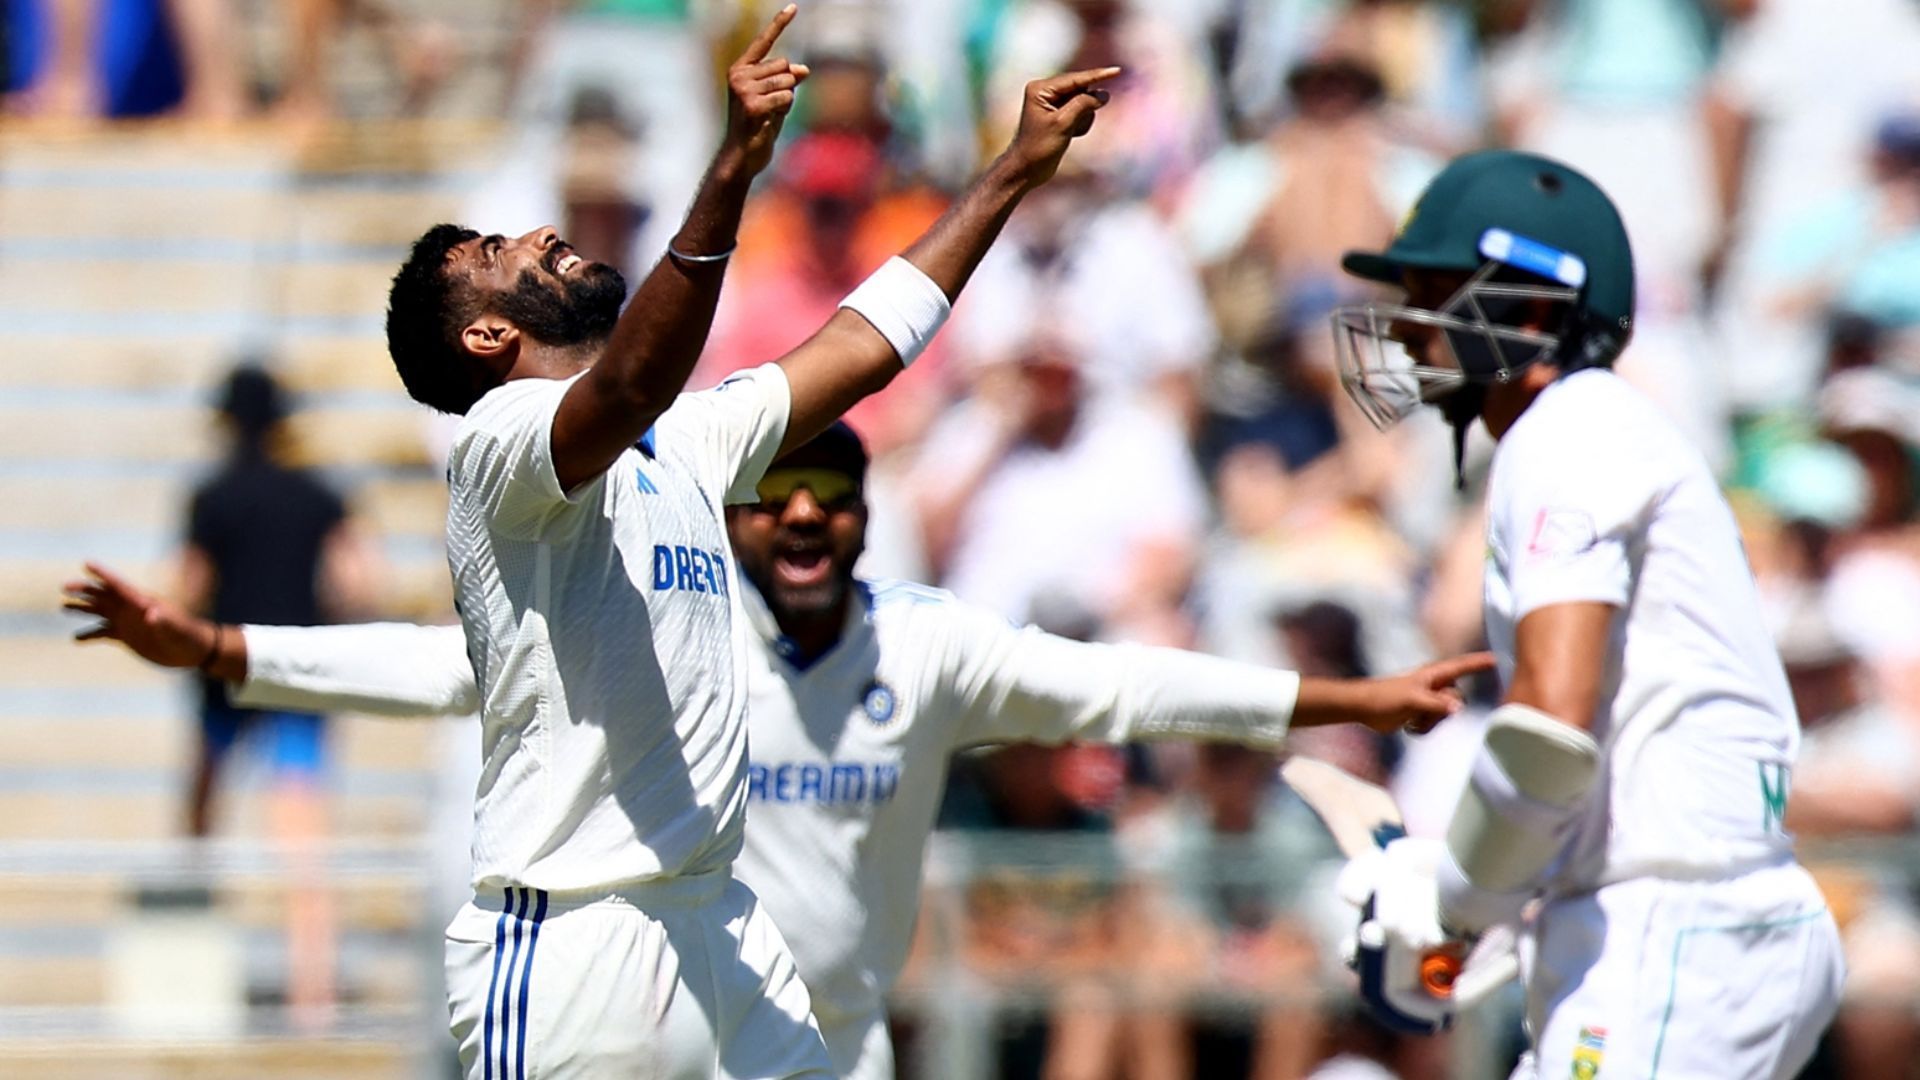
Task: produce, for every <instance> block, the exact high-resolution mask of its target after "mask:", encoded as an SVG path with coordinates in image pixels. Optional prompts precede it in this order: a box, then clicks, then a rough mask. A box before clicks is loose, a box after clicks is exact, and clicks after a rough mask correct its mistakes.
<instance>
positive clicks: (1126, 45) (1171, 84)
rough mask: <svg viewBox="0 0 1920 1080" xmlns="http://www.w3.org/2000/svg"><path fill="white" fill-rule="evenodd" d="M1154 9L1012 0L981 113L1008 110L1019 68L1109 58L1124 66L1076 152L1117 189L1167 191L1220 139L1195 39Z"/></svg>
mask: <svg viewBox="0 0 1920 1080" xmlns="http://www.w3.org/2000/svg"><path fill="white" fill-rule="evenodd" d="M1154 8H1155V5H1153V4H1142V3H1134V2H1129V0H1014V2H1012V3H1011V4H1008V5H1007V6H1006V8H1005V9H1004V12H1003V13H1002V14H1001V15H1000V17H999V20H998V22H997V31H998V32H997V35H996V37H995V40H994V45H993V48H992V51H991V54H990V56H989V58H988V63H989V68H988V74H987V83H986V98H987V102H988V104H987V108H986V110H985V115H987V116H990V117H999V116H1005V115H1007V113H1006V110H1005V105H1006V104H1007V103H1008V102H1010V101H1012V100H1014V99H1017V98H1018V97H1019V95H1020V87H1021V86H1022V85H1023V83H1024V81H1025V78H1024V76H1022V75H1020V74H1019V73H1020V72H1023V71H1073V70H1077V68H1078V66H1079V65H1083V64H1091V65H1093V66H1095V67H1100V66H1104V65H1107V64H1117V65H1119V66H1120V67H1122V68H1124V69H1125V72H1124V74H1122V75H1121V76H1120V78H1118V79H1116V80H1115V81H1114V84H1113V86H1112V89H1113V104H1112V105H1111V106H1110V107H1108V108H1107V109H1105V110H1103V115H1102V116H1101V117H1100V126H1099V127H1098V128H1097V129H1095V130H1094V131H1093V132H1092V133H1091V134H1090V135H1089V137H1088V139H1087V140H1086V145H1085V146H1084V147H1080V148H1078V149H1077V150H1076V154H1077V156H1078V157H1079V158H1080V159H1081V160H1082V163H1083V164H1085V165H1090V166H1091V167H1092V168H1093V169H1094V170H1095V171H1097V172H1099V173H1100V174H1102V175H1103V176H1105V177H1107V178H1108V179H1109V180H1110V181H1111V182H1112V183H1113V184H1114V186H1115V188H1116V189H1117V190H1118V192H1119V193H1121V194H1122V195H1125V196H1128V197H1131V198H1149V199H1153V200H1156V201H1158V200H1159V199H1161V198H1164V197H1166V196H1169V195H1171V194H1172V193H1173V191H1174V189H1175V188H1176V187H1177V186H1178V184H1179V183H1180V182H1181V181H1182V180H1183V179H1184V178H1185V177H1186V175H1187V173H1188V172H1189V171H1190V170H1191V169H1192V168H1193V167H1194V165H1196V164H1197V163H1198V162H1199V161H1200V160H1201V157H1202V156H1203V155H1205V154H1206V153H1208V152H1209V151H1211V150H1212V149H1213V147H1214V145H1215V144H1216V143H1217V142H1218V141H1219V138H1220V129H1221V123H1220V119H1221V113H1220V107H1219V103H1218V100H1217V99H1216V96H1215V93H1214V87H1213V82H1212V79H1211V77H1210V75H1209V73H1208V71H1207V68H1206V65H1205V64H1204V63H1203V62H1202V61H1201V57H1200V52H1199V50H1198V49H1197V48H1195V47H1194V45H1195V44H1196V43H1195V42H1194V41H1193V40H1192V39H1191V38H1190V37H1188V36H1187V35H1185V34H1182V33H1181V32H1180V31H1179V29H1178V26H1177V25H1176V24H1175V22H1174V21H1173V20H1171V19H1168V18H1163V17H1162V15H1161V13H1160V12H1159V11H1156V10H1154ZM995 102H998V103H999V105H995V104H994V103H995ZM997 138H998V136H997V135H996V136H994V138H992V139H990V140H989V142H992V141H995V140H997Z"/></svg>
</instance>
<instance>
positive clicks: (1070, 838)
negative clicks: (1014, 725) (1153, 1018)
mask: <svg viewBox="0 0 1920 1080" xmlns="http://www.w3.org/2000/svg"><path fill="white" fill-rule="evenodd" d="M1120 760H1121V759H1120V755H1119V752H1118V751H1116V750H1115V749H1114V748H1112V747H1095V746H1074V745H1067V746H1041V745H1038V744H1017V745H1013V746H1005V747H1000V748H997V749H994V750H990V751H986V752H984V753H976V754H968V755H963V756H961V757H959V758H957V759H956V760H955V763H954V764H955V772H954V773H953V775H952V776H951V777H950V778H949V781H948V792H947V798H946V800H945V802H944V803H943V804H942V806H941V811H940V827H941V828H942V829H943V830H952V831H953V832H954V833H955V835H956V836H957V837H962V838H966V839H968V840H971V841H973V842H972V843H971V844H969V845H968V847H967V849H966V850H967V851H968V859H969V862H970V863H971V866H970V868H969V880H968V882H967V884H966V885H965V886H964V888H963V889H962V890H961V893H960V895H959V897H958V898H957V908H958V910H957V911H955V912H953V914H955V915H957V916H958V925H957V926H954V927H952V928H950V929H949V930H948V931H947V932H948V933H949V934H952V935H953V936H954V940H952V942H951V947H952V948H953V949H955V950H956V951H957V953H958V957H957V959H958V961H959V963H960V964H961V965H962V967H963V969H964V970H965V971H966V972H968V974H969V975H971V976H972V977H974V978H977V979H981V980H984V981H985V982H986V983H987V985H989V986H992V987H995V988H996V989H998V990H999V991H1000V992H1001V993H1004V994H1007V995H1009V996H1010V997H1015V998H1019V997H1024V996H1027V995H1031V994H1032V993H1033V992H1034V991H1036V990H1037V991H1040V993H1041V994H1042V995H1044V996H1043V997H1041V998H1040V999H1039V1001H1038V1002H1037V1003H1038V1004H1040V1006H1041V1007H1040V1008H1039V1009H1032V1008H1023V1009H1021V1010H1019V1011H1007V1012H1003V1013H1001V1014H1000V1015H998V1016H996V1017H995V1018H994V1019H993V1020H992V1021H991V1023H990V1024H989V1026H988V1029H987V1030H988V1032H989V1033H990V1043H989V1049H988V1054H989V1060H990V1062H991V1065H992V1072H991V1075H994V1076H998V1077H1005V1078H1007V1080H1014V1078H1023V1080H1024V1078H1031V1080H1041V1078H1043V1077H1044V1078H1054V1077H1059V1078H1064V1080H1075V1078H1080V1077H1085V1078H1087V1080H1093V1078H1096V1077H1102V1076H1112V1075H1116V1074H1117V1073H1119V1072H1120V1071H1121V1070H1122V1069H1123V1066H1122V1065H1121V1064H1120V1063H1121V1061H1122V1060H1123V1059H1124V1054H1125V1052H1126V1029H1125V1027H1124V1024H1123V1021H1122V1000H1121V999H1122V998H1123V997H1124V992H1123V991H1122V990H1119V989H1116V986H1117V984H1118V983H1119V981H1120V980H1121V978H1122V974H1123V972H1124V970H1125V965H1126V956H1127V948H1126V944H1125V943H1126V940H1127V939H1126V938H1125V936H1124V935H1125V934H1126V933H1127V927H1128V925H1129V923H1130V920H1129V919H1128V917H1127V914H1126V910H1125V908H1124V906H1123V898H1122V897H1121V896H1120V894H1119V893H1118V892H1117V890H1116V882H1115V877H1116V874H1117V870H1118V864H1117V861H1116V856H1115V853H1114V850H1113V835H1112V827H1113V825H1112V817H1111V813H1112V809H1113V807H1114V805H1115V804H1116V803H1117V801H1118V799H1119V796H1120V793H1121V780H1122V778H1123V771H1122V770H1121V769H1120V768H1119V762H1120ZM951 850H952V849H951V848H950V849H949V851H951ZM936 858H937V857H936ZM941 906H942V907H945V908H948V909H952V908H954V907H955V906H956V904H955V903H947V904H943V905H941ZM1027 1001H1028V1003H1029V1004H1032V1003H1034V1001H1033V999H1032V998H1031V997H1028V998H1027ZM936 1072H937V1068H936Z"/></svg>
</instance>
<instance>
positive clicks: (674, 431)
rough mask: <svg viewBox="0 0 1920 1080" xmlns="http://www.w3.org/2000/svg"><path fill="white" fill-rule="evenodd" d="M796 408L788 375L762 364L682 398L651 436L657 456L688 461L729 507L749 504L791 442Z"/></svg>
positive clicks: (705, 484) (704, 484)
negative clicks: (783, 444)
mask: <svg viewBox="0 0 1920 1080" xmlns="http://www.w3.org/2000/svg"><path fill="white" fill-rule="evenodd" d="M792 406H793V395H792V391H791V390H790V389H789V387H788V385H787V375H786V372H784V371H782V370H781V369H780V365H778V364H762V365H760V366H759V367H755V368H748V369H747V370H745V371H742V372H738V373H736V374H734V375H732V376H730V377H729V378H727V379H726V380H725V381H724V382H722V383H721V384H720V385H719V386H716V387H714V388H713V389H711V390H702V391H700V392H698V393H692V394H681V395H680V397H679V398H678V399H677V400H676V401H674V403H673V406H672V407H671V408H669V409H668V410H667V411H666V412H665V413H663V414H661V416H660V420H659V422H658V423H656V424H655V425H654V430H653V431H652V432H651V433H650V434H651V436H652V438H653V445H654V448H655V452H656V453H660V454H675V455H678V456H679V457H680V458H681V459H682V460H685V461H688V462H689V463H690V464H691V465H692V467H693V470H694V474H695V475H696V476H697V477H699V479H700V483H701V486H702V487H705V488H708V489H709V490H717V491H722V492H725V501H726V502H727V503H728V504H729V505H733V504H736V503H749V502H753V501H755V500H756V499H758V497H759V496H758V495H757V494H756V493H755V490H754V489H755V488H756V487H757V486H758V485H759V483H760V478H761V477H762V476H764V475H765V474H766V471H767V466H768V465H770V464H772V463H773V456H774V454H775V453H777V452H778V451H779V449H780V442H781V440H782V439H784V438H786V434H787V417H788V414H789V412H790V411H791V409H792Z"/></svg>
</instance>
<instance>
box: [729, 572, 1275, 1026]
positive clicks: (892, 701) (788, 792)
mask: <svg viewBox="0 0 1920 1080" xmlns="http://www.w3.org/2000/svg"><path fill="white" fill-rule="evenodd" d="M743 599H744V601H745V602H746V605H747V612H748V616H749V617H750V618H751V619H753V620H754V622H755V623H756V625H757V626H758V628H759V630H760V634H759V635H757V637H758V638H759V639H760V640H763V641H765V642H766V643H767V645H768V647H767V648H764V649H761V650H759V651H758V652H757V654H756V655H755V656H754V658H753V661H752V663H753V668H752V669H751V670H750V671H749V673H748V679H747V685H748V687H749V690H750V691H751V694H752V698H751V704H750V705H749V706H748V723H749V726H750V727H751V730H752V732H753V747H752V758H753V760H752V764H751V765H750V766H749V770H748V772H749V776H750V777H751V779H750V781H749V791H750V797H751V799H752V807H751V809H750V810H749V811H748V817H747V820H748V823H749V824H748V828H747V841H746V850H745V851H744V852H743V853H742V855H741V857H740V862H739V864H738V867H737V872H738V873H739V874H740V877H741V880H743V881H745V882H746V883H747V885H748V886H750V887H751V888H752V889H753V890H754V891H755V892H756V893H758V894H759V895H760V897H761V900H762V902H763V903H765V904H766V906H767V911H768V913H769V914H771V915H772V916H773V921H774V925H776V926H778V927H780V930H781V933H782V934H784V935H785V936H786V938H787V941H788V944H789V945H790V946H791V947H792V949H793V956H794V962H795V963H796V964H798V965H799V968H800V975H801V978H802V979H804V980H805V981H806V983H807V988H808V990H809V991H811V992H812V994H813V1004H814V1013H815V1015H816V1016H818V1017H819V1018H820V1022H821V1025H822V1026H823V1027H825V1026H827V1025H830V1024H833V1023H835V1022H836V1021H843V1020H846V1019H849V1018H852V1017H857V1016H861V1015H865V1014H870V1013H873V1012H875V1011H877V1010H879V1008H880V1007H881V1001H882V998H883V997H884V996H885V994H886V992H887V991H888V989H889V988H891V987H892V985H893V982H894V980H895V979H896V978H897V977H898V976H899V974H900V969H901V967H902V965H904V964H905V963H906V959H907V950H908V948H909V946H910V945H911V944H912V940H913V925H914V920H915V918H916V917H917V916H918V914H919V896H920V871H921V865H922V862H923V860H924V857H925V855H926V849H927V839H928V837H929V836H930V835H931V833H932V831H933V823H934V817H935V814H936V813H937V812H938V810H939V808H940V799H941V795H942V793H943V792H944V791H945V789H946V780H947V764H948V760H949V758H950V757H951V755H952V753H953V752H954V751H955V750H957V749H960V748H962V747H967V746H974V745H981V744H986V743H999V742H1014V741H1036V742H1047V743H1058V742H1065V741H1067V740H1070V739H1078V740H1086V741H1095V742H1125V741H1128V740H1130V739H1136V738H1170V737H1181V736H1191V737H1199V738H1232V739H1236V740H1238V741H1243V742H1251V743H1255V744H1260V745H1267V746H1274V745H1278V744H1279V743H1280V741H1281V740H1282V739H1283V738H1284V737H1285V735H1286V731H1287V724H1288V721H1289V720H1290V719H1291V717H1292V714H1293V702H1294V699H1295V696H1296V695H1297V693H1298V690H1299V677H1298V676H1297V675H1295V674H1293V673H1292V672H1285V671H1271V670H1266V669H1260V668H1251V667H1246V666H1242V665H1238V664H1232V663H1229V662H1227V661H1224V660H1220V659H1217V658H1214V657H1208V656H1202V655H1199V654H1195V653H1187V652H1179V651H1176V650H1171V649H1153V648H1146V647H1141V646H1132V645H1087V644H1083V643H1080V642H1075V641H1070V640H1067V639H1065V638H1060V637H1055V636H1053V635H1050V634H1046V633H1043V632H1042V631H1040V630H1037V629H1034V628H1032V627H1027V628H1016V627H1014V626H1012V625H1011V624H1009V623H1008V622H1006V620H1004V619H1002V618H1001V617H1000V616H998V615H995V614H992V613H990V612H988V611H986V610H985V609H982V608H978V607H974V606H972V605H968V604H963V603H961V602H960V601H958V600H956V599H954V598H953V596H952V595H951V594H949V593H946V592H943V591H941V590H937V589H929V588H926V587H925V586H920V585H910V584H905V583H901V582H872V583H862V586H861V588H860V589H859V590H858V593H857V595H856V597H855V599H854V602H853V604H852V605H851V610H850V611H849V613H848V618H847V627H846V630H845V631H844V633H843V634H842V636H841V639H840V642H839V644H837V645H835V646H834V648H833V649H832V650H831V651H829V652H828V653H826V654H825V655H824V656H821V657H819V658H818V659H816V660H815V661H813V662H812V663H810V664H805V665H796V664H795V663H793V662H791V661H789V660H788V659H786V658H785V657H786V656H790V655H792V647H791V645H790V644H788V643H787V642H786V641H785V639H784V638H783V637H782V636H781V634H780V631H779V628H778V627H777V626H775V625H774V622H773V617H772V615H771V614H770V613H768V612H767V610H766V607H765V604H764V603H762V602H761V601H760V599H759V596H758V594H757V593H755V592H754V591H753V590H752V588H751V587H750V586H749V587H748V589H747V590H746V591H745V593H744V595H743Z"/></svg>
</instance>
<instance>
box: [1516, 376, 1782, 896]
mask: <svg viewBox="0 0 1920 1080" xmlns="http://www.w3.org/2000/svg"><path fill="white" fill-rule="evenodd" d="M1488 488H1489V491H1488V500H1487V511H1488V512H1487V572H1486V623H1487V640H1488V642H1489V643H1490V644H1491V645H1492V647H1493V650H1494V651H1495V652H1496V653H1497V654H1498V655H1499V658H1500V664H1501V675H1502V677H1503V678H1504V679H1507V680H1509V681H1510V680H1511V678H1512V675H1513V662H1514V661H1513V656H1514V628H1515V627H1516V626H1517V625H1518V624H1519V622H1520V620H1521V619H1522V618H1524V617H1526V616H1527V615H1528V614H1529V613H1531V612H1533V611H1535V610H1537V609H1539V608H1542V607H1545V606H1548V605H1550V604H1557V603H1568V602H1577V601H1596V602H1600V603H1606V604H1612V605H1614V606H1616V607H1618V608H1619V609H1620V611H1621V616H1620V618H1619V619H1618V620H1616V622H1615V628H1614V637H1613V640H1612V643H1611V646H1610V648H1609V649H1608V652H1607V660H1606V667H1605V672H1604V679H1603V683H1602V686H1601V692H1600V701H1601V706H1600V709H1599V712H1598V715H1597V716H1596V718H1595V721H1594V727H1593V735H1594V738H1595V739H1597V740H1599V742H1600V744H1601V746H1603V747H1604V748H1605V750H1606V754H1607V760H1606V766H1605V770H1604V772H1603V774H1602V786H1601V789H1600V796H1599V797H1597V798H1595V799H1593V800H1592V802H1591V803H1590V805H1589V806H1588V808H1587V810H1586V812H1585V813H1584V815H1583V817H1582V818H1581V821H1580V823H1579V826H1578V830H1577V831H1576V833H1575V834H1574V836H1573V838H1572V840H1571V841H1570V845H1569V848H1568V852H1567V855H1566V858H1565V859H1564V861H1563V863H1562V865H1561V867H1560V869H1559V871H1558V874H1557V876H1556V879H1555V882H1554V887H1555V889H1556V890H1558V891H1580V890H1582V889H1589V888H1592V887H1594V886H1595V885H1599V884H1603V883H1605V882H1608V881H1619V880H1625V879H1627V878H1633V877H1639V876H1655V877H1678V878H1699V877H1719V876H1726V875H1728V874H1730V873H1733V872H1736V871H1738V870H1739V869H1742V868H1751V867H1755V866H1761V865H1766V864H1767V863H1770V862H1774V861H1778V860H1779V859H1781V858H1785V857H1786V856H1787V855H1788V854H1789V853H1790V852H1791V850H1792V841H1791V839H1790V838H1789V837H1788V836H1787V834H1786V833H1785V832H1784V830H1783V829H1782V828H1781V825H1780V813H1781V811H1782V810H1783V809H1784V801H1785V797H1786V790H1787V789H1786V784H1787V782H1788V778H1789V770H1790V768H1791V766H1792V764H1793V758H1794V754H1795V752H1796V751H1797V749H1798V747H1799V742H1800V726H1799V721H1798V719H1797V718H1796V716H1795V713H1794V709H1793V698H1792V695H1791V694H1790V693H1789V692H1788V690H1787V680H1786V676H1785V674H1784V673H1783V672H1782V670H1781V667H1780V658H1779V655H1778V653H1776V652H1775V651H1774V647H1773V639H1772V637H1771V636H1770V634H1769V633H1768V631H1767V623H1766V620H1765V619H1764V618H1763V617H1762V615H1761V610H1760V597H1759V593H1758V591H1757V590H1756V589H1755V587H1754V583H1753V575H1752V572H1751V571H1750V570H1749V569H1748V567H1747V562H1746V556H1745V552H1744V549H1743V548H1742V547H1741V544H1740V535H1739V531H1738V528H1737V526H1736V525H1735V522H1734V518H1733V512H1732V511H1731V510H1730V509H1729V508H1728V506H1727V503H1726V500H1725V499H1724V498H1722V497H1721V495H1720V489H1719V486H1718V485H1717V484H1716V483H1715V482H1714V478H1713V476H1712V474H1711V473H1710V472H1709V471H1708V470H1707V466H1706V462H1705V461H1704V460H1703V459H1702V458H1701V456H1700V454H1699V452H1698V451H1696V450H1694V449H1693V448H1692V447H1691V446H1690V445H1688V444H1687V443H1686V441H1685V440H1684V439H1683V438H1682V437H1681V436H1680V435H1679V433H1678V432H1677V431H1676V430H1675V429H1674V428H1673V426H1672V425H1671V424H1670V423H1668V422H1667V420H1666V419H1665V418H1664V417H1662V416H1661V415H1660V413H1659V412H1658V411H1657V409H1656V408H1655V407H1654V406H1653V404H1652V403H1651V402H1649V401H1648V400H1647V399H1645V398H1644V397H1642V396H1641V395H1640V393H1639V392H1638V391H1636V390H1634V389H1633V388H1632V387H1631V386H1629V385H1628V384H1627V383H1626V382H1625V381H1624V380H1622V379H1620V378H1619V377H1618V376H1616V375H1614V374H1613V373H1611V372H1608V371H1602V370H1588V371H1581V372H1577V373H1575V374H1573V375H1569V376H1567V377H1566V378H1564V379H1561V380H1560V381H1559V382H1556V383H1554V384H1553V385H1552V386H1550V387H1548V388H1547V389H1546V390H1545V391H1544V392H1542V393H1541V394H1540V396H1539V397H1538V398H1537V399H1535V400H1534V402H1533V404H1532V405H1530V406H1529V407H1528V408H1527V411H1526V412H1525V413H1523V414H1521V416H1520V419H1519V420H1518V421H1516V422H1515V423H1514V425H1513V427H1512V428H1511V429H1510V430H1508V432H1507V434H1506V436H1505V437H1504V438H1502V439H1501V440H1500V442H1499V445H1498V447H1497V448H1496V449H1495V451H1494V457H1493V472H1492V475H1491V477H1490V479H1489V481H1488Z"/></svg>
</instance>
